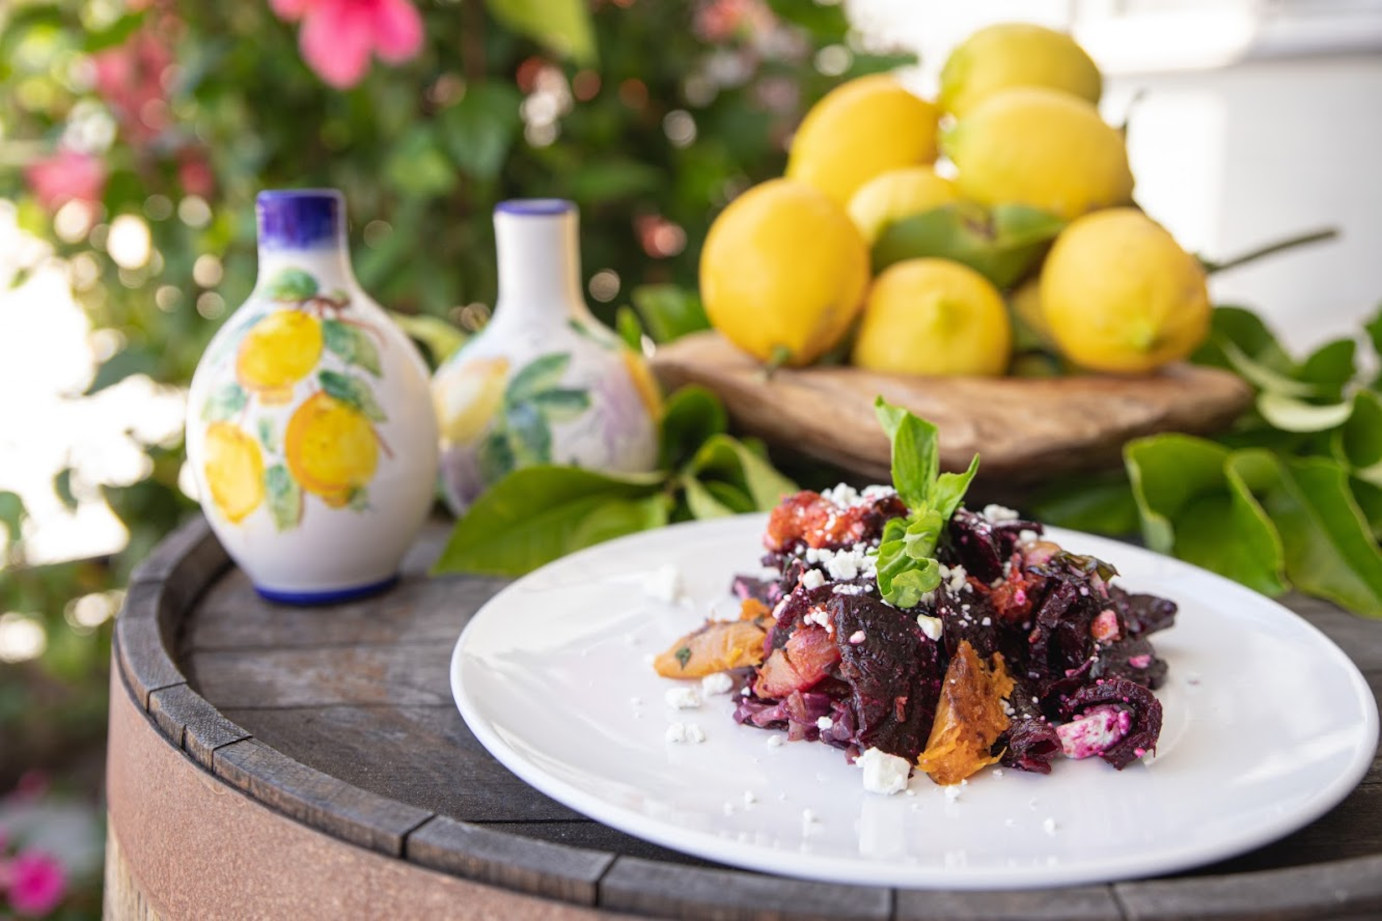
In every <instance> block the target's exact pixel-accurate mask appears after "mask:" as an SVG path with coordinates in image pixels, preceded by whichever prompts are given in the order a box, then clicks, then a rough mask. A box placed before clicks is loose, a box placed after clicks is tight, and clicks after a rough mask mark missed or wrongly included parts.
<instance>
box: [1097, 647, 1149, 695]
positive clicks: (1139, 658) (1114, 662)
mask: <svg viewBox="0 0 1382 921" xmlns="http://www.w3.org/2000/svg"><path fill="white" fill-rule="evenodd" d="M1090 674H1091V675H1093V677H1095V678H1126V679H1127V680H1128V681H1132V682H1135V683H1137V684H1140V685H1142V686H1143V687H1146V688H1150V689H1152V690H1156V689H1157V688H1159V687H1161V685H1162V684H1163V683H1164V682H1165V681H1166V661H1165V660H1164V659H1159V658H1157V655H1156V650H1154V649H1153V648H1152V644H1151V643H1150V642H1148V641H1147V639H1146V638H1145V637H1141V636H1134V637H1130V638H1127V639H1124V640H1120V641H1119V642H1117V643H1114V644H1113V645H1111V646H1109V647H1108V648H1107V649H1101V650H1100V651H1099V655H1098V658H1097V661H1096V662H1095V664H1094V668H1093V670H1092V671H1091V672H1090Z"/></svg>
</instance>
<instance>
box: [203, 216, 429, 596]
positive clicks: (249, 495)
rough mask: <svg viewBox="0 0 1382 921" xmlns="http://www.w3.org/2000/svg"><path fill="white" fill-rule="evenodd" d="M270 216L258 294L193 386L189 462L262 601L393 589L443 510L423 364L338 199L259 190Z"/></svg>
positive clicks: (262, 240) (218, 340)
mask: <svg viewBox="0 0 1382 921" xmlns="http://www.w3.org/2000/svg"><path fill="white" fill-rule="evenodd" d="M258 221H259V281H258V284H257V285H256V286H255V290H254V292H253V293H252V294H251V295H250V298H249V300H248V301H247V302H246V303H245V304H244V305H243V306H242V307H241V308H240V309H239V310H238V311H236V313H235V314H234V315H233V316H232V317H231V318H230V320H228V321H227V322H226V324H225V326H224V327H222V329H221V330H220V332H218V333H217V334H216V336H215V338H213V339H212V340H211V344H210V345H209V346H208V347H207V350H206V354H205V355H204V356H203V357H202V361H201V363H200V364H199V365H198V367H197V373H196V374H195V376H194V377H193V379H192V386H191V389H190V391H189V393H188V412H187V460H188V465H189V467H190V469H191V472H192V475H193V479H194V481H195V482H196V485H197V489H198V494H199V496H200V498H201V503H202V508H203V510H204V511H205V513H206V516H207V518H208V520H209V521H210V523H211V526H212V529H213V530H214V531H215V532H216V536H217V537H218V538H219V539H220V541H221V543H222V544H223V545H224V546H225V548H226V551H227V552H228V553H229V554H230V556H231V557H232V558H233V559H234V560H235V561H236V563H237V564H239V566H240V567H241V568H242V569H244V570H245V572H246V573H247V574H248V575H249V577H250V580H251V581H252V582H253V583H254V585H255V588H256V589H257V590H258V591H259V593H260V594H261V595H263V596H265V597H266V598H269V599H270V600H273V601H280V602H285V603H296V604H320V603H327V602H332V601H340V600H345V599H348V598H352V597H359V596H362V595H365V594H369V593H372V592H375V591H379V590H382V589H383V588H386V587H387V586H389V585H390V584H392V582H393V581H394V580H395V579H396V574H397V570H398V564H399V561H400V560H401V559H402V557H403V554H404V553H405V552H406V551H407V549H408V547H409V546H411V544H412V542H413V539H414V538H415V537H416V535H417V531H418V529H419V528H420V527H421V526H422V522H423V520H424V519H425V518H426V516H427V512H428V510H429V509H430V508H431V504H432V498H433V495H434V484H435V481H436V471H437V427H436V420H435V417H434V416H433V414H432V413H431V412H430V411H429V409H428V407H429V402H430V401H429V398H428V376H427V368H426V365H425V364H424V362H423V360H422V356H421V355H420V354H418V351H417V349H416V348H415V347H414V346H413V344H412V343H411V342H410V341H409V340H408V338H407V337H406V336H404V335H403V333H402V332H401V331H400V330H399V329H398V328H397V327H395V326H394V325H393V323H392V322H391V321H390V320H389V319H388V316H387V315H386V314H385V313H384V311H383V310H381V309H380V308H379V306H378V305H377V304H375V303H374V302H373V301H372V300H371V299H370V298H369V295H367V294H366V293H365V292H364V291H363V290H361V289H360V286H359V284H358V283H357V282H356V280H355V276H354V273H353V272H352V270H351V266H350V259H349V253H348V250H347V248H346V243H345V208H344V201H343V199H342V197H341V195H340V193H338V192H335V191H331V190H302V191H296V190H295V191H269V192H263V193H261V194H260V196H259V199H258Z"/></svg>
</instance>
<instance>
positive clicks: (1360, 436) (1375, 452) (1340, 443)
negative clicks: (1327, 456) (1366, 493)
mask: <svg viewBox="0 0 1382 921" xmlns="http://www.w3.org/2000/svg"><path fill="white" fill-rule="evenodd" d="M1333 448H1334V456H1335V457H1336V458H1337V459H1338V460H1339V461H1340V462H1341V463H1343V464H1345V465H1346V466H1348V467H1349V468H1350V469H1351V470H1352V471H1353V475H1354V476H1356V477H1358V478H1359V479H1361V480H1366V481H1367V482H1369V483H1371V484H1373V485H1374V486H1378V487H1382V396H1378V394H1377V393H1376V392H1375V391H1372V390H1360V391H1358V393H1356V394H1354V397H1353V414H1352V415H1350V416H1349V417H1348V421H1347V422H1345V423H1344V424H1343V426H1342V427H1341V428H1340V429H1339V430H1338V431H1337V432H1335V433H1334V445H1333Z"/></svg>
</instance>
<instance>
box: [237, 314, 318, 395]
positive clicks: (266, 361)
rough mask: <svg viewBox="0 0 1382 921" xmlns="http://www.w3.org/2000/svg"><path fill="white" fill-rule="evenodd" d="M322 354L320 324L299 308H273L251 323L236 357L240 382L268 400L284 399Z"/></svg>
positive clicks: (314, 366) (309, 372)
mask: <svg viewBox="0 0 1382 921" xmlns="http://www.w3.org/2000/svg"><path fill="white" fill-rule="evenodd" d="M321 354H322V325H321V321H320V320H318V319H317V318H316V317H314V316H312V315H310V314H307V313H303V312H302V311H301V310H275V311H273V312H272V313H270V314H268V315H267V316H265V317H264V318H263V319H261V320H259V321H258V322H257V323H255V324H254V325H253V326H251V327H250V330H249V332H248V333H246V334H245V338H244V340H243V341H242V342H241V343H240V351H239V353H238V354H237V355H236V359H235V375H236V377H237V378H239V380H240V384H241V385H242V386H243V387H244V388H245V389H246V390H249V391H252V392H253V393H254V394H255V395H256V396H258V397H259V399H260V400H261V401H262V402H264V403H266V404H268V405H271V406H272V405H275V404H283V403H287V402H288V401H289V400H291V399H292V397H293V385H294V384H296V383H297V382H298V381H300V380H302V379H303V378H304V377H306V376H307V375H309V374H311V373H312V370H313V369H314V368H316V366H317V361H318V360H319V359H320V358H321Z"/></svg>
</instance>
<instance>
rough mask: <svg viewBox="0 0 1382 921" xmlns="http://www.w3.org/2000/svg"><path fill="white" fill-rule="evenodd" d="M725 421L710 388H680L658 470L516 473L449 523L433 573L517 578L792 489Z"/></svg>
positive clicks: (756, 504) (668, 416) (757, 506)
mask: <svg viewBox="0 0 1382 921" xmlns="http://www.w3.org/2000/svg"><path fill="white" fill-rule="evenodd" d="M539 361H541V359H539ZM556 374H557V376H558V377H559V376H560V371H559V370H558V371H557V372H556ZM533 377H534V379H536V378H537V375H536V374H534V375H533ZM516 380H517V377H515V381H516ZM512 389H513V386H512V384H510V390H512ZM543 392H550V391H543ZM725 420H726V416H725V410H724V407H723V406H722V405H721V404H720V402H719V400H718V399H717V398H716V397H715V396H714V395H713V394H712V393H711V392H710V391H708V390H705V389H704V388H701V387H684V388H682V389H681V390H678V391H677V392H676V393H673V394H672V395H671V396H670V397H669V398H668V399H667V405H666V409H665V412H664V414H663V418H662V427H661V439H660V450H659V458H660V468H661V469H660V470H659V471H658V472H656V473H650V474H624V475H615V474H603V473H596V472H594V471H590V470H582V469H579V468H576V467H559V466H552V465H550V464H549V465H537V466H529V467H523V468H520V469H518V470H514V471H513V472H512V473H509V474H508V475H507V476H505V477H504V478H503V479H501V480H500V481H499V482H497V483H496V484H495V485H494V486H492V487H490V488H489V489H488V490H487V491H486V492H485V493H484V494H483V495H481V496H480V498H479V499H478V500H476V502H475V504H474V505H473V506H471V508H470V509H469V510H468V511H467V512H466V514H465V517H463V518H462V519H461V520H460V521H459V522H457V523H456V527H455V529H454V530H453V531H452V532H451V538H450V540H449V541H448V542H447V545H446V548H445V549H444V550H443V551H442V554H441V557H440V559H439V560H438V561H437V564H436V567H435V569H434V570H433V571H434V572H437V573H449V572H472V573H482V574H490V575H505V576H517V575H522V574H523V573H525V572H529V571H530V570H533V569H535V568H537V567H538V566H541V565H542V564H544V563H548V562H550V561H552V560H554V559H556V558H557V557H560V556H563V555H565V554H567V553H571V552H573V551H575V550H579V549H581V548H583V547H589V546H592V545H593V544H597V543H600V542H601V541H605V540H609V539H611V538H614V537H619V536H622V535H624V534H632V533H634V532H636V531H644V530H648V529H650V528H656V527H661V526H662V525H665V524H667V523H668V522H670V521H685V520H688V519H691V518H718V517H722V516H724V515H733V514H739V513H741V512H752V511H766V510H768V509H771V508H772V507H773V506H775V505H776V504H777V503H778V502H779V501H780V500H781V499H782V497H783V496H784V495H787V494H789V493H793V492H795V491H796V489H797V487H796V484H795V483H793V482H792V481H791V480H789V479H787V478H786V477H784V476H783V475H782V474H781V473H779V472H778V471H777V470H776V469H775V468H774V467H773V466H772V464H771V463H770V462H769V461H768V459H767V457H766V456H765V455H764V453H763V452H762V451H761V450H759V449H757V448H756V447H755V446H754V445H752V444H751V443H749V442H743V441H739V440H737V439H734V438H731V437H730V436H729V435H727V434H726V433H725Z"/></svg>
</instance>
